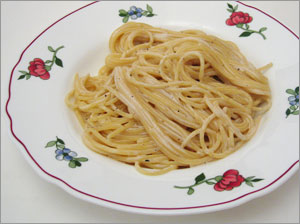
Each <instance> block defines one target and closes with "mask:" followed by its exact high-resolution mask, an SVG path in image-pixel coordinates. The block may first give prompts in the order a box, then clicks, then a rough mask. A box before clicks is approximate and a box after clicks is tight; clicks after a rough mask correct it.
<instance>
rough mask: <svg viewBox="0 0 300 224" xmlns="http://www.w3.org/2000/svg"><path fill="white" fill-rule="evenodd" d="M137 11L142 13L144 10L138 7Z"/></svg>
mask: <svg viewBox="0 0 300 224" xmlns="http://www.w3.org/2000/svg"><path fill="white" fill-rule="evenodd" d="M136 11H137V12H140V13H142V12H143V11H144V10H143V9H141V8H137V9H136Z"/></svg>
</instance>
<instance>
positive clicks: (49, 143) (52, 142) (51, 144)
mask: <svg viewBox="0 0 300 224" xmlns="http://www.w3.org/2000/svg"><path fill="white" fill-rule="evenodd" d="M55 144H56V141H50V142H48V143H47V145H46V146H45V148H48V147H52V146H55Z"/></svg>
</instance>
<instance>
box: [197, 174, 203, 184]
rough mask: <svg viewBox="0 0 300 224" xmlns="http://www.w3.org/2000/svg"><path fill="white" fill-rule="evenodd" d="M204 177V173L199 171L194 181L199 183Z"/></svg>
mask: <svg viewBox="0 0 300 224" xmlns="http://www.w3.org/2000/svg"><path fill="white" fill-rule="evenodd" d="M204 179H205V175H204V173H201V174H200V175H198V176H197V177H196V178H195V181H196V183H199V182H200V181H202V180H204Z"/></svg>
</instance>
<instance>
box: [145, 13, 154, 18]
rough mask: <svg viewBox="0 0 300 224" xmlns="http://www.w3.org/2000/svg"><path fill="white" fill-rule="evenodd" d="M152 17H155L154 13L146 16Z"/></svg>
mask: <svg viewBox="0 0 300 224" xmlns="http://www.w3.org/2000/svg"><path fill="white" fill-rule="evenodd" d="M152 16H154V14H152V13H149V14H148V15H146V17H152Z"/></svg>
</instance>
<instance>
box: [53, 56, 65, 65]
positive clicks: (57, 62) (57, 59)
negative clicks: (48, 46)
mask: <svg viewBox="0 0 300 224" xmlns="http://www.w3.org/2000/svg"><path fill="white" fill-rule="evenodd" d="M55 64H57V65H58V66H60V67H64V66H63V62H62V60H61V59H59V58H58V57H55Z"/></svg>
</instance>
